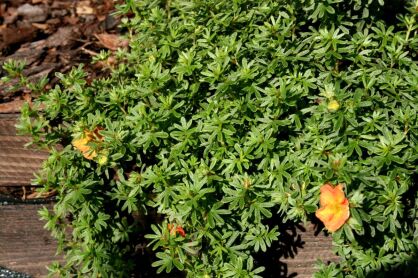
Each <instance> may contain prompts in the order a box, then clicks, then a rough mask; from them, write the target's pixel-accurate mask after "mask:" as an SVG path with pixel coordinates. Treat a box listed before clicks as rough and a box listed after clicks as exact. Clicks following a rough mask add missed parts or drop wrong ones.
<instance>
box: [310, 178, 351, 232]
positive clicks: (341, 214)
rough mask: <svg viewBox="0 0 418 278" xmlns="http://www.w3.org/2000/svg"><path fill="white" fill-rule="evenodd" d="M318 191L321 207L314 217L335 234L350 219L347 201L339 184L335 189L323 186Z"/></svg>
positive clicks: (330, 186) (326, 185) (328, 185)
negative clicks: (319, 192) (319, 191)
mask: <svg viewBox="0 0 418 278" xmlns="http://www.w3.org/2000/svg"><path fill="white" fill-rule="evenodd" d="M320 190H321V195H320V205H321V207H320V208H319V209H318V210H317V211H316V213H315V215H316V217H318V218H319V220H321V221H322V222H323V223H324V225H325V228H327V230H329V231H330V232H335V231H337V230H338V229H339V228H341V226H342V225H344V223H345V222H346V221H347V219H348V218H349V217H350V207H349V202H348V199H347V198H345V194H344V191H343V187H342V185H341V184H338V185H337V186H336V187H333V186H332V185H330V184H325V185H323V186H322V187H321V189H320Z"/></svg>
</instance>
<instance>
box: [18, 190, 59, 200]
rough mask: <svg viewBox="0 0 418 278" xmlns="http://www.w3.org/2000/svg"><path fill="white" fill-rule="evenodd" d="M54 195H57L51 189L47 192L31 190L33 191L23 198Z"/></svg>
mask: <svg viewBox="0 0 418 278" xmlns="http://www.w3.org/2000/svg"><path fill="white" fill-rule="evenodd" d="M55 195H57V191H56V190H51V191H47V192H33V193H31V194H29V195H27V196H25V199H27V200H31V199H40V198H49V197H52V196H55Z"/></svg>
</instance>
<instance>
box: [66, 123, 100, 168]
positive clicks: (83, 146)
mask: <svg viewBox="0 0 418 278" xmlns="http://www.w3.org/2000/svg"><path fill="white" fill-rule="evenodd" d="M102 129H103V128H99V127H97V128H96V129H94V130H93V132H90V131H87V130H86V131H84V137H82V138H80V139H76V140H73V142H72V144H73V146H74V147H75V148H76V149H78V150H79V151H80V152H81V153H82V154H83V156H84V157H85V158H87V159H90V160H91V159H94V158H95V157H96V156H97V153H96V151H94V150H91V147H90V146H89V145H88V143H90V142H91V141H93V140H95V139H96V138H97V139H98V140H100V141H101V140H103V136H101V135H100V134H99V131H100V130H102Z"/></svg>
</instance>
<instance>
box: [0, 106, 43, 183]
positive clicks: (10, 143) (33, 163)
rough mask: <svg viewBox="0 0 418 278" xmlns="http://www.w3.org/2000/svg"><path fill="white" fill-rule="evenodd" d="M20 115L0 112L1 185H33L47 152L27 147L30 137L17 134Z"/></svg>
mask: <svg viewBox="0 0 418 278" xmlns="http://www.w3.org/2000/svg"><path fill="white" fill-rule="evenodd" d="M17 117H18V115H17V114H16V115H15V114H0V186H27V185H31V180H32V179H33V178H34V175H33V174H34V173H35V172H36V171H37V170H38V169H39V168H40V166H41V163H42V161H43V160H45V159H46V158H47V153H46V152H42V151H37V150H33V149H28V148H25V147H24V145H25V144H26V143H28V142H29V138H28V137H24V136H18V135H16V128H15V124H16V121H17Z"/></svg>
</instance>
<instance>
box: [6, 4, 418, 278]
mask: <svg viewBox="0 0 418 278" xmlns="http://www.w3.org/2000/svg"><path fill="white" fill-rule="evenodd" d="M383 2H384V1H383V0H378V1H377V0H376V1H375V0H368V1H366V0H346V1H343V0H321V1H314V0H297V1H294V0H291V1H290V0H287V1H286V0H282V1H268V0H265V1H249V0H204V1H203V0H190V1H185V0H171V1H170V0H167V1H158V0H155V1H149V0H144V1H134V0H127V1H126V2H125V4H124V5H121V6H120V7H119V8H120V9H119V12H120V13H121V14H126V15H128V16H127V17H126V18H125V19H124V20H123V24H122V25H123V28H125V29H126V30H127V31H128V32H127V33H128V35H127V37H128V39H129V40H130V47H129V50H123V49H120V50H119V51H117V52H116V53H114V56H115V58H116V61H117V62H116V65H113V66H112V65H110V68H111V71H110V74H109V75H108V76H107V77H103V78H100V79H97V80H93V81H92V82H91V84H90V83H88V82H87V81H86V74H85V73H84V72H83V69H82V67H79V68H76V69H73V70H72V71H71V73H69V74H66V75H62V74H58V77H59V78H60V79H61V83H60V85H59V86H56V87H55V88H53V89H51V90H49V91H48V92H46V93H44V94H42V95H41V96H40V97H39V99H38V100H37V101H36V102H35V104H34V105H33V107H29V105H27V106H25V108H24V109H23V111H22V120H21V123H20V126H19V127H20V129H21V130H22V131H23V132H25V133H30V134H31V135H32V136H33V140H34V143H35V144H37V145H40V146H46V147H48V148H49V150H50V153H51V154H50V157H49V159H48V160H47V161H46V162H45V163H44V166H43V170H42V171H41V172H40V173H39V176H38V178H37V182H38V183H40V184H42V185H43V188H44V190H51V189H55V190H57V191H58V194H59V195H58V201H57V203H56V204H55V206H54V209H53V211H52V212H48V211H47V210H46V209H45V210H43V211H42V212H41V215H42V217H43V218H44V219H46V220H48V222H47V224H46V228H47V229H49V230H51V232H52V234H53V235H54V236H55V237H57V238H58V240H59V244H60V245H59V247H60V250H63V251H65V254H66V259H67V260H66V263H65V264H63V265H61V266H58V265H54V266H53V267H52V270H53V271H56V272H57V273H61V275H63V276H72V275H78V276H82V277H87V276H91V277H99V276H101V277H120V276H128V275H129V271H130V268H129V266H131V265H132V264H133V263H135V262H131V261H129V258H130V254H131V253H132V252H133V249H134V248H135V242H137V241H138V238H140V235H142V234H144V233H148V235H147V236H146V238H147V242H148V243H149V244H150V246H152V248H153V250H155V251H156V260H155V262H154V264H153V266H155V267H157V271H158V272H161V271H167V272H170V271H171V270H172V269H175V268H177V269H179V270H181V271H184V273H186V274H187V275H188V277H262V276H263V270H264V267H263V266H262V265H260V263H259V262H258V261H257V260H255V259H254V255H255V254H258V253H261V252H269V247H270V246H271V244H272V242H273V241H276V240H278V239H280V234H279V232H278V228H277V227H276V226H273V225H272V224H269V223H271V222H272V221H267V220H268V219H269V218H275V219H279V218H280V219H283V221H300V220H302V221H306V220H309V219H312V218H313V217H314V212H315V211H316V210H317V209H318V203H319V189H320V187H321V186H322V185H323V184H325V183H327V182H329V183H331V184H337V183H340V184H345V187H344V190H345V193H346V196H347V198H348V200H349V203H350V218H349V220H348V221H347V222H346V223H345V224H344V225H343V227H342V228H340V229H339V230H338V231H336V232H335V233H333V240H334V244H335V246H336V252H337V253H338V255H339V256H340V257H341V260H340V262H338V263H336V264H334V263H333V264H331V265H329V266H326V265H322V266H321V268H320V270H319V272H318V273H317V276H318V277H335V276H337V277H341V276H344V277H363V276H367V275H373V273H378V272H379V271H389V270H391V269H393V268H395V267H397V266H398V265H401V264H404V263H406V262H407V261H408V260H409V259H412V258H413V257H414V256H415V255H416V248H417V242H418V241H417V236H418V229H417V227H418V221H417V219H418V218H417V208H418V203H417V188H416V186H417V184H416V175H417V164H418V163H417V162H418V144H417V142H418V119H417V112H418V96H417V92H418V78H417V76H418V66H417V60H418V59H417V50H418V48H417V46H418V36H417V22H416V16H417V7H416V6H418V3H415V1H404V2H401V1H390V3H386V4H385V3H383ZM110 55H113V54H111V53H101V55H99V57H96V60H105V59H107V58H108V57H109V56H110ZM6 69H8V71H9V72H10V73H11V74H16V72H14V71H16V69H14V67H12V66H11V63H9V64H7V65H6ZM17 74H18V73H17ZM80 140H81V141H80ZM83 140H84V141H83ZM58 146H61V147H58ZM74 146H78V148H77V147H74ZM155 213H157V214H158V215H161V217H160V218H159V217H157V216H155V217H148V218H147V217H146V215H147V214H154V215H155ZM138 219H139V220H138ZM141 219H142V220H141ZM143 219H147V221H145V220H143ZM150 219H151V220H152V219H154V221H150ZM152 222H153V223H152ZM69 227H71V229H68V228H69ZM150 227H151V228H152V230H151V229H150Z"/></svg>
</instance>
